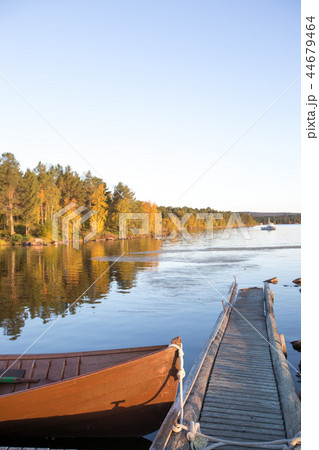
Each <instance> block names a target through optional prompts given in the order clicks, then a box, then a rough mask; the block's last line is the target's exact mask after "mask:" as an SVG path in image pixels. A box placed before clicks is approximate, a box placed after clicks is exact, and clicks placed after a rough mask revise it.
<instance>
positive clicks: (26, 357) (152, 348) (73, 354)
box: [0, 344, 168, 360]
mask: <svg viewBox="0 0 319 450" xmlns="http://www.w3.org/2000/svg"><path fill="white" fill-rule="evenodd" d="M167 347H168V345H167V344H163V345H153V346H150V347H128V348H120V349H110V350H92V351H90V350H88V351H85V352H70V353H68V352H65V353H26V354H25V355H23V357H21V355H19V353H10V354H9V353H7V354H0V360H8V359H14V358H16V359H17V358H18V357H19V360H29V359H49V358H50V359H55V358H65V357H66V355H68V356H67V357H68V358H72V357H74V358H76V357H78V356H98V355H107V354H110V355H112V354H117V353H133V352H143V351H146V350H150V351H156V350H163V349H165V348H167Z"/></svg>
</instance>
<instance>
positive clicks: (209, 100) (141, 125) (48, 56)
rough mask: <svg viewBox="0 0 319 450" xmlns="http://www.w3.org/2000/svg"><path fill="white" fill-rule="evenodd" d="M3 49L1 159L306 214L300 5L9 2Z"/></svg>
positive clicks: (186, 199)
mask: <svg viewBox="0 0 319 450" xmlns="http://www.w3.org/2000/svg"><path fill="white" fill-rule="evenodd" d="M0 46H1V62H0V74H1V76H2V77H4V78H5V80H4V79H3V78H1V77H0V124H1V125H0V126H1V133H0V153H4V152H11V153H13V154H14V155H15V156H16V158H17V159H18V160H19V162H20V164H21V168H22V169H23V170H25V169H26V168H28V167H29V168H34V167H35V166H36V165H37V163H38V162H39V161H42V162H43V163H47V164H58V163H59V164H61V165H62V166H66V165H68V164H69V165H71V167H72V168H73V169H74V170H76V171H77V172H79V173H80V174H83V173H84V172H87V171H88V170H91V172H92V173H94V174H95V175H97V176H100V177H102V178H103V179H104V180H105V181H106V182H107V184H108V186H109V187H112V186H114V185H115V184H117V183H118V182H119V181H123V182H124V183H126V184H128V185H129V187H130V188H131V189H132V190H133V191H134V192H135V193H136V197H137V198H138V199H139V200H146V201H147V200H150V201H153V202H155V203H157V204H158V205H166V206H169V205H172V206H183V205H188V206H192V207H207V206H210V207H212V208H215V209H219V210H232V211H264V212H274V211H283V212H284V211H286V212H287V211H290V212H291V211H293V212H298V211H300V80H298V77H299V76H300V2H299V1H296V0H259V1H255V0H241V1H238V0H227V1H224V2H221V1H216V0H200V1H195V0H193V1H190V0H161V1H159V0H157V1H150V0H148V1H145V0H125V1H124V0H116V1H115V0H113V1H109V0H93V1H90V2H89V1H82V0H68V1H67V2H65V1H61V0H54V1H53V0H46V1H35V0H28V1H27V2H26V1H22V0H20V1H19V0H2V1H1V2H0ZM227 149H228V151H227V153H225V151H226V150H227ZM224 153H225V154H224ZM216 161H217V162H216Z"/></svg>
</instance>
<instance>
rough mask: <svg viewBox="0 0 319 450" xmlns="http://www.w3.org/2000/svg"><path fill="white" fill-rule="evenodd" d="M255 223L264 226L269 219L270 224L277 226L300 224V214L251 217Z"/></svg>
mask: <svg viewBox="0 0 319 450" xmlns="http://www.w3.org/2000/svg"><path fill="white" fill-rule="evenodd" d="M253 217H254V219H255V220H256V222H257V223H262V224H266V223H267V222H268V217H269V218H270V221H271V222H272V223H275V224H277V225H279V224H285V225H289V224H294V223H299V224H300V223H301V214H300V213H296V214H279V215H270V216H269V215H266V216H259V215H258V216H253Z"/></svg>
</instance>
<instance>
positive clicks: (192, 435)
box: [186, 422, 200, 442]
mask: <svg viewBox="0 0 319 450" xmlns="http://www.w3.org/2000/svg"><path fill="white" fill-rule="evenodd" d="M196 433H200V428H199V423H198V422H196V423H195V422H191V426H190V430H189V432H188V433H187V435H186V437H187V440H188V441H189V442H194V441H195V439H196Z"/></svg>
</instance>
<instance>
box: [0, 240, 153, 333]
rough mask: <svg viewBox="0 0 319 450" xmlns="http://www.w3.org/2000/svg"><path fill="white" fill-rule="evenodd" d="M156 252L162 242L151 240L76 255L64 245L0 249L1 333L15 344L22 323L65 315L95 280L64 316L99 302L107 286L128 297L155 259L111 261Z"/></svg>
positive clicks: (87, 248) (99, 245) (101, 245)
mask: <svg viewBox="0 0 319 450" xmlns="http://www.w3.org/2000/svg"><path fill="white" fill-rule="evenodd" d="M160 247H161V242H160V241H156V240H154V239H151V238H145V239H132V240H128V241H106V242H90V243H87V244H86V245H84V246H82V247H81V249H80V250H76V249H73V248H71V247H66V246H60V247H54V246H49V247H29V248H23V247H12V248H11V247H9V248H8V247H5V248H1V247H0V326H1V327H2V328H3V330H4V334H5V335H8V336H10V337H11V339H16V338H17V337H19V335H20V334H21V330H22V328H23V327H24V325H25V321H26V319H28V318H32V319H33V318H35V317H40V318H41V319H42V320H43V322H44V323H45V322H47V321H49V320H50V319H51V318H52V317H57V316H60V315H63V314H65V313H66V312H67V309H68V308H69V307H70V305H71V304H72V303H73V302H74V301H75V300H76V299H77V298H78V297H80V295H81V294H82V293H83V292H84V291H85V290H86V289H87V288H88V287H89V286H90V285H91V284H92V283H93V282H94V281H96V280H97V279H98V278H99V277H101V278H100V279H98V281H96V283H95V284H94V286H92V288H91V289H89V290H88V292H87V293H86V294H85V295H84V296H83V298H81V299H80V300H79V301H78V302H77V303H76V304H75V305H74V306H72V307H71V308H70V311H69V312H67V313H71V314H75V313H76V311H77V309H78V308H79V306H80V305H81V304H82V303H91V304H95V303H97V302H100V301H103V299H104V298H106V297H107V296H108V294H109V291H110V287H111V285H112V283H116V285H117V289H118V290H119V291H120V292H129V291H130V290H131V289H132V287H134V286H135V285H136V280H137V273H138V272H139V271H140V270H144V269H145V268H152V267H154V266H156V265H157V264H158V263H157V259H156V258H155V259H153V258H150V259H149V260H147V259H146V258H145V255H144V256H143V257H139V255H134V257H130V258H129V260H128V259H127V258H126V259H125V258H123V261H121V260H119V261H118V262H116V263H114V260H116V259H117V258H118V257H119V255H121V254H122V253H123V252H125V254H126V255H129V254H130V253H138V252H144V251H147V252H152V251H158V250H159V249H160ZM95 258H101V259H95ZM112 258H113V261H112ZM108 268H109V270H108V271H106V273H105V274H103V272H105V270H106V269H108ZM102 274H103V275H102ZM101 275H102V276H101Z"/></svg>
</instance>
